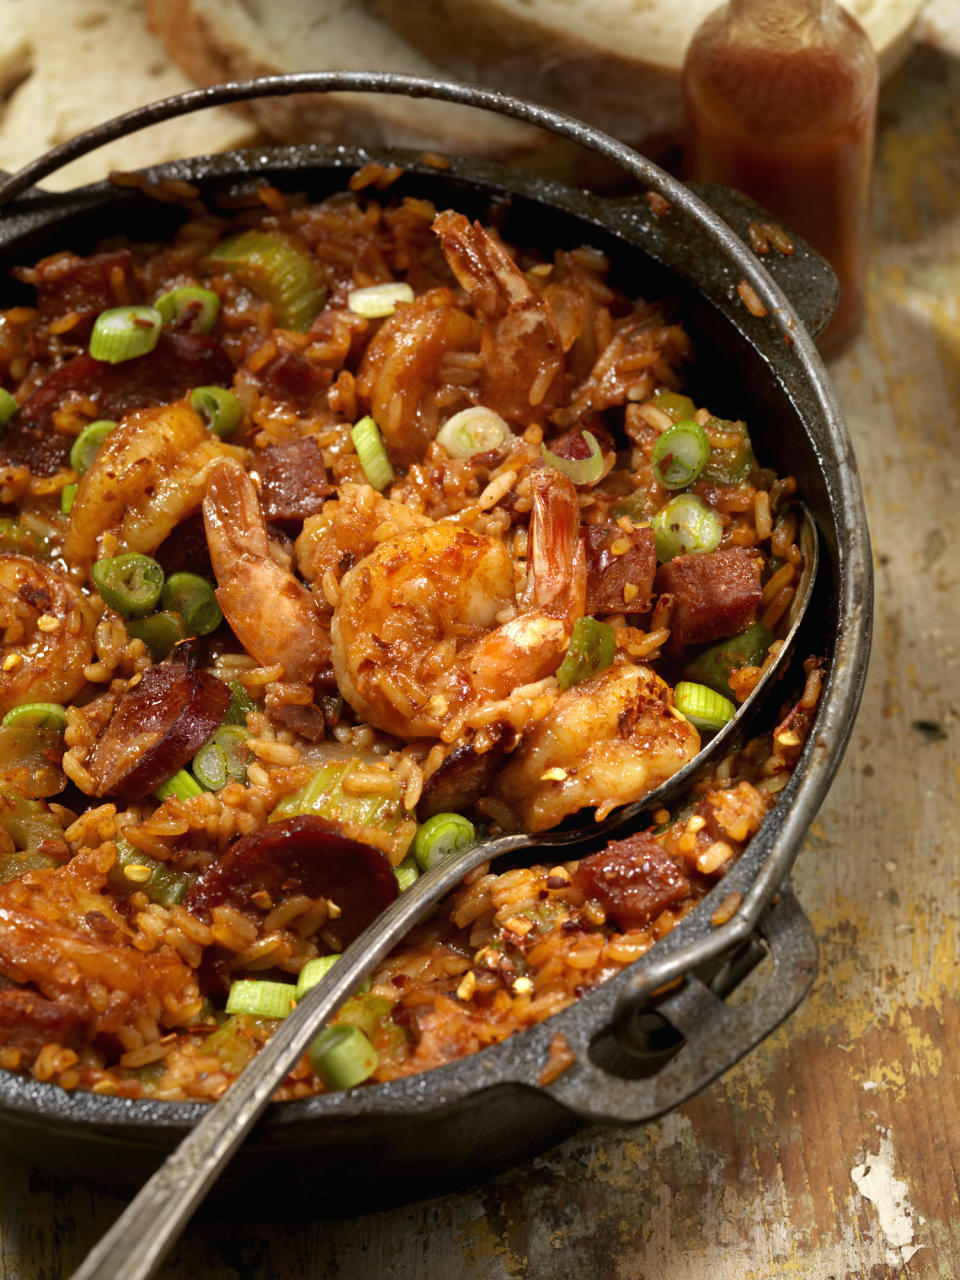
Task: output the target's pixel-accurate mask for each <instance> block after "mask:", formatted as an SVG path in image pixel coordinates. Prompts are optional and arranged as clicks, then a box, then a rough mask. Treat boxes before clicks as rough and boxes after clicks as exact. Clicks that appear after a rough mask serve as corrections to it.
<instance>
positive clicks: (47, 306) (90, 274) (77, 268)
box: [34, 249, 141, 343]
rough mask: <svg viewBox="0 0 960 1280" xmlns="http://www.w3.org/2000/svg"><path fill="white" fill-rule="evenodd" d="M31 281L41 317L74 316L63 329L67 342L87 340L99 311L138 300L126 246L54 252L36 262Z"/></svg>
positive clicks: (45, 318) (137, 290)
mask: <svg viewBox="0 0 960 1280" xmlns="http://www.w3.org/2000/svg"><path fill="white" fill-rule="evenodd" d="M34 284H35V286H36V290H37V310H38V312H39V313H40V316H41V318H42V319H44V320H65V319H66V317H67V316H73V317H75V319H74V322H73V324H72V325H71V326H70V327H69V328H68V329H66V330H65V331H64V332H65V334H66V337H67V340H68V341H69V342H76V343H81V342H86V340H87V338H88V337H89V335H90V330H91V329H92V328H93V322H94V320H95V319H96V317H97V316H98V315H99V314H100V312H101V311H107V310H108V309H109V308H111V307H118V306H127V305H128V304H130V303H136V302H139V301H140V298H141V293H140V286H139V284H138V283H137V279H136V275H135V273H134V269H133V257H132V255H131V253H130V250H129V249H117V250H115V251H114V252H112V253H94V254H92V255H91V256H90V257H89V258H81V257H78V256H77V255H76V254H75V253H56V254H54V255H53V256H52V257H49V258H44V259H43V261H42V262H38V263H37V266H36V269H35V278H34Z"/></svg>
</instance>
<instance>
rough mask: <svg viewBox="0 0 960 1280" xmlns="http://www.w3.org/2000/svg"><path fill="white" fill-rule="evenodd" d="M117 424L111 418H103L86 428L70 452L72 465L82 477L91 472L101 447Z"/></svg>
mask: <svg viewBox="0 0 960 1280" xmlns="http://www.w3.org/2000/svg"><path fill="white" fill-rule="evenodd" d="M116 425H117V424H116V423H115V422H113V421H111V419H109V418H101V419H100V420H99V421H97V422H91V423H90V425H89V426H87V427H84V428H83V430H82V431H81V432H80V434H79V435H78V436H77V438H76V440H74V442H73V447H72V448H71V450H70V465H71V467H73V469H74V471H79V473H80V474H81V475H83V473H84V472H85V471H89V470H90V468H91V467H92V466H93V463H94V459H95V458H96V456H97V454H98V453H99V452H100V446H101V445H102V444H103V442H104V440H106V438H107V436H108V435H109V434H110V432H111V431H112V430H113V428H114V427H115V426H116Z"/></svg>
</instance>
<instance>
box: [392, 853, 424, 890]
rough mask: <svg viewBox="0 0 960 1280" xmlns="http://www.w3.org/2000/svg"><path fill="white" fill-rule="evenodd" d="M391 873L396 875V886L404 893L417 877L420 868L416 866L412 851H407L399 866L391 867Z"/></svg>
mask: <svg viewBox="0 0 960 1280" xmlns="http://www.w3.org/2000/svg"><path fill="white" fill-rule="evenodd" d="M393 874H394V875H395V876H396V877H397V888H398V889H399V890H400V892H401V893H404V892H405V891H406V890H407V889H409V888H410V886H411V885H412V884H413V882H414V880H416V879H418V878H419V875H420V868H419V867H418V866H417V860H416V858H415V857H414V856H413V854H412V853H408V854H407V856H406V857H405V858H404V860H403V861H402V862H401V863H400V865H399V867H394V868H393Z"/></svg>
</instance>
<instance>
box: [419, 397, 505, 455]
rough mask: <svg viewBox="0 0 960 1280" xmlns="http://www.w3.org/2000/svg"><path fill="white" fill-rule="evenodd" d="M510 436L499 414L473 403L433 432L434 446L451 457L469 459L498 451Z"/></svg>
mask: <svg viewBox="0 0 960 1280" xmlns="http://www.w3.org/2000/svg"><path fill="white" fill-rule="evenodd" d="M511 436H512V432H511V430H510V428H509V427H508V426H507V424H506V423H505V422H504V420H503V418H501V417H500V415H499V413H494V411H493V410H492V409H488V408H487V407H486V406H485V405H482V404H477V405H474V406H473V407H472V408H470V409H461V410H460V412H459V413H455V414H454V415H453V417H452V418H448V419H447V421H446V422H445V423H444V424H443V426H442V427H441V428H440V430H439V431H438V432H437V444H441V445H443V447H444V449H446V451H447V453H449V455H450V457H451V458H472V457H473V456H474V455H475V454H478V453H487V452H489V450H491V449H500V448H502V447H503V445H505V444H506V443H507V441H508V440H510V439H511Z"/></svg>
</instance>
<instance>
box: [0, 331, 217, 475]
mask: <svg viewBox="0 0 960 1280" xmlns="http://www.w3.org/2000/svg"><path fill="white" fill-rule="evenodd" d="M232 381H233V364H232V363H231V361H230V357H229V356H228V355H227V353H226V352H225V351H224V349H223V347H221V345H220V344H219V342H217V341H216V340H215V339H213V338H209V337H207V336H206V335H205V334H202V333H175V332H173V331H172V330H170V329H162V330H161V331H160V336H159V339H158V341H157V345H156V347H154V349H153V351H151V352H149V353H148V354H147V355H145V356H137V357H136V358H135V359H133V360H121V361H120V363H119V364H107V363H105V362H104V361H102V360H94V358H93V356H91V355H82V356H77V357H76V359H74V360H70V361H68V362H67V364H64V365H61V366H60V368H59V369H55V370H54V372H53V373H51V374H50V376H49V377H48V378H47V379H46V381H44V382H43V383H41V385H40V386H39V387H37V389H36V391H34V392H33V394H32V395H30V396H28V397H27V399H26V400H24V402H23V404H22V405H21V406H20V408H19V409H18V410H17V412H16V413H15V414H14V415H13V417H12V418H11V419H10V422H9V423H8V425H7V429H6V431H5V433H4V436H3V440H2V442H0V461H4V462H7V463H13V464H17V463H21V464H26V465H27V466H28V467H29V468H30V470H31V471H32V472H33V473H34V475H42V476H49V475H53V473H54V472H55V471H56V470H57V468H58V467H63V466H66V465H67V460H68V458H69V454H70V445H71V444H72V440H71V437H70V436H68V435H64V434H63V433H62V432H59V431H57V430H56V428H55V426H54V416H55V414H56V412H57V410H58V409H59V408H60V406H61V404H63V402H64V401H65V400H66V399H67V397H68V396H70V395H74V394H75V395H79V396H83V397H86V398H87V399H89V400H91V401H93V403H94V404H95V406H96V414H97V416H98V417H100V418H111V419H113V420H114V421H119V420H120V419H121V418H122V417H123V415H124V414H125V413H129V412H130V411H131V410H133V409H147V408H153V407H155V406H156V405H163V404H173V402H174V401H176V400H180V399H181V398H182V397H183V396H185V395H186V394H187V393H188V392H189V391H191V390H192V389H193V388H194V387H201V386H224V387H228V386H230V384H231V383H232Z"/></svg>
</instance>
